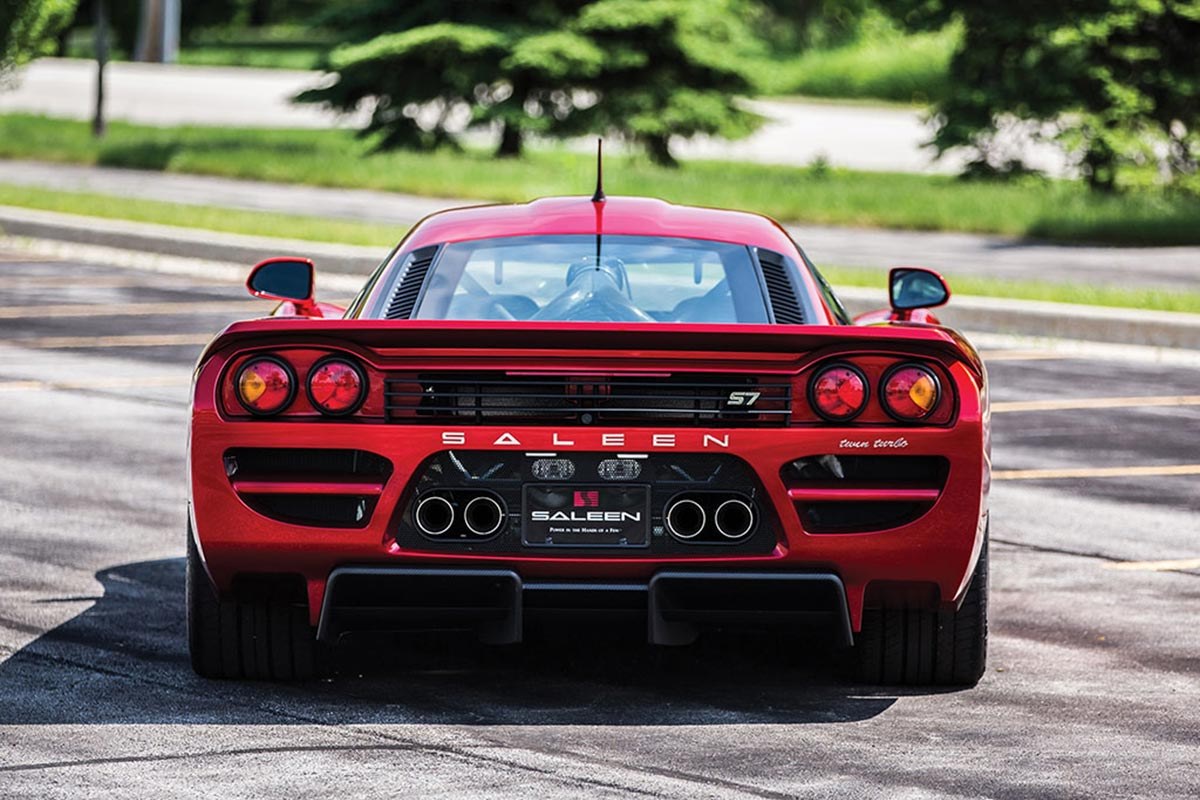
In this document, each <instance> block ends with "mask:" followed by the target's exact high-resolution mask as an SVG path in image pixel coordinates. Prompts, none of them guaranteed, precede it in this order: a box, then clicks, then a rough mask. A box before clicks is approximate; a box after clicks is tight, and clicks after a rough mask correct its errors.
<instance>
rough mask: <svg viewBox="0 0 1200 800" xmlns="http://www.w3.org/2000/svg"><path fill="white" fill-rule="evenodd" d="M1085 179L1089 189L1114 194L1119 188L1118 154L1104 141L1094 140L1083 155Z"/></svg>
mask: <svg viewBox="0 0 1200 800" xmlns="http://www.w3.org/2000/svg"><path fill="white" fill-rule="evenodd" d="M1082 166H1083V178H1084V180H1085V181H1087V185H1088V188H1089V189H1092V190H1093V191H1100V192H1112V191H1114V190H1115V189H1116V188H1117V154H1116V153H1115V152H1113V149H1112V148H1111V147H1109V146H1108V142H1105V141H1104V140H1102V139H1098V138H1097V139H1093V140H1092V141H1091V143H1090V144H1089V146H1088V149H1087V152H1086V153H1084V154H1083V164H1082Z"/></svg>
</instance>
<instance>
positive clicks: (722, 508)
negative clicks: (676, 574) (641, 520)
mask: <svg viewBox="0 0 1200 800" xmlns="http://www.w3.org/2000/svg"><path fill="white" fill-rule="evenodd" d="M756 522H757V518H756V514H755V511H754V507H753V506H752V505H750V503H748V502H747V501H746V500H744V499H742V496H741V495H735V494H725V493H721V492H696V493H693V494H688V495H685V496H681V497H678V498H676V499H675V500H673V501H671V502H670V503H669V504H668V505H667V508H666V510H665V511H664V512H663V523H664V524H665V525H666V528H667V531H668V532H669V533H670V534H671V535H672V536H674V537H675V538H676V539H682V540H684V541H687V542H692V541H696V542H709V543H712V542H722V541H724V542H729V541H737V540H740V539H744V538H745V537H746V536H748V535H750V533H751V532H752V531H753V530H754V527H755V523H756Z"/></svg>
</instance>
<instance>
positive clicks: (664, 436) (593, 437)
mask: <svg viewBox="0 0 1200 800" xmlns="http://www.w3.org/2000/svg"><path fill="white" fill-rule="evenodd" d="M522 435H523V436H526V438H525V439H520V438H518V437H517V436H515V435H514V434H512V433H510V432H508V431H505V432H504V433H502V434H500V435H499V436H495V437H492V436H488V437H486V438H485V437H483V436H479V435H477V434H476V435H473V436H472V437H471V439H472V440H473V441H472V442H471V444H472V445H476V446H478V445H483V444H490V445H492V446H494V447H554V448H559V447H577V448H589V447H593V448H594V447H636V448H644V447H663V448H669V447H694V446H697V445H699V447H700V448H701V449H704V450H708V449H718V448H719V449H727V448H728V447H729V434H728V433H725V434H720V435H718V434H713V433H703V434H700V435H698V436H697V435H694V434H682V435H677V434H674V433H637V434H625V433H582V432H578V431H576V432H572V433H569V434H565V433H560V432H558V431H548V432H547V433H541V432H539V433H538V434H530V435H526V434H522ZM547 439H549V441H547ZM481 440H482V441H481ZM442 444H444V445H446V446H449V447H462V446H463V445H466V444H467V432H466V431H442Z"/></svg>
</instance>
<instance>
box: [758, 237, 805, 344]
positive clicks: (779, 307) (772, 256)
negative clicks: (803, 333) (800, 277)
mask: <svg viewBox="0 0 1200 800" xmlns="http://www.w3.org/2000/svg"><path fill="white" fill-rule="evenodd" d="M758 263H759V264H760V265H761V266H762V273H763V280H764V281H765V282H766V284H767V294H768V295H769V296H770V298H771V310H772V311H773V312H774V314H775V321H776V322H779V323H782V324H784V325H802V324H803V323H804V312H803V311H801V310H800V301H799V300H797V299H796V287H794V286H793V285H792V279H791V276H789V275H788V266H787V260H786V259H785V258H784V257H783V256H782V255H780V254H779V253H776V252H775V251H773V250H763V249H762V248H759V249H758Z"/></svg>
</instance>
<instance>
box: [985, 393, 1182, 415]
mask: <svg viewBox="0 0 1200 800" xmlns="http://www.w3.org/2000/svg"><path fill="white" fill-rule="evenodd" d="M1164 406H1200V395H1195V394H1183V395H1167V396H1159V397H1079V398H1072V399H1066V400H1013V401H1009V402H1001V403H992V413H993V414H1007V413H1011V412H1014V411H1075V410H1080V409H1094V408H1161V407H1164Z"/></svg>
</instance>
